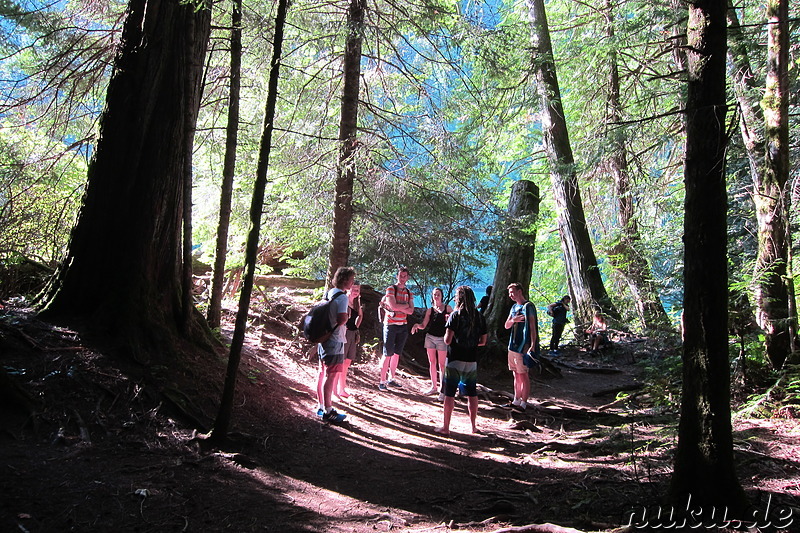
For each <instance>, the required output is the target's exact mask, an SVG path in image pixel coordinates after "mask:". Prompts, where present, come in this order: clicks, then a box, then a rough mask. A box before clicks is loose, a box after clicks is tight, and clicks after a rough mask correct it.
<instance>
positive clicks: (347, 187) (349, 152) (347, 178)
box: [327, 0, 366, 286]
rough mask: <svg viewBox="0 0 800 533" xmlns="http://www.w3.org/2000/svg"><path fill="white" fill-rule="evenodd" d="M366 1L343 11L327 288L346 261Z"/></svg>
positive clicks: (359, 0) (353, 1)
mask: <svg viewBox="0 0 800 533" xmlns="http://www.w3.org/2000/svg"><path fill="white" fill-rule="evenodd" d="M365 9H366V0H351V2H350V9H349V10H348V12H347V28H348V31H347V44H346V46H345V53H344V89H343V90H342V111H341V118H340V122H339V142H340V143H341V145H340V148H339V166H338V173H337V176H336V192H335V199H334V206H333V238H332V240H331V252H330V256H329V258H328V277H327V284H328V286H330V285H331V283H332V280H333V274H334V273H335V272H336V269H337V268H339V267H342V266H346V265H347V261H348V260H349V258H350V225H351V224H352V221H353V181H354V180H355V175H356V160H355V154H356V149H357V148H358V142H357V140H356V133H357V125H358V98H359V79H360V78H361V43H362V40H363V38H364V10H365Z"/></svg>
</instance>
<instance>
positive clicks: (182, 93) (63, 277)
mask: <svg viewBox="0 0 800 533" xmlns="http://www.w3.org/2000/svg"><path fill="white" fill-rule="evenodd" d="M210 23H211V12H210V7H208V6H200V8H199V9H197V6H194V5H190V4H182V3H181V2H179V1H178V0H169V1H164V2H157V3H152V2H145V1H144V0H131V2H130V3H129V5H128V9H127V14H126V18H125V22H124V25H123V31H122V38H121V42H120V45H119V50H118V52H117V55H116V58H115V60H114V72H113V75H112V78H111V81H110V83H109V87H108V92H107V97H106V106H105V109H104V110H103V113H102V116H101V119H100V138H99V141H98V143H97V146H96V149H95V151H94V154H93V156H92V160H91V162H90V164H89V170H88V182H87V186H86V193H85V195H84V198H83V204H82V207H81V212H80V216H79V219H78V222H77V224H76V226H75V228H74V229H73V232H72V235H71V239H70V244H69V250H68V253H67V257H66V259H65V261H64V262H63V266H62V267H61V268H60V269H59V271H58V272H57V274H56V276H55V277H54V278H53V280H52V281H51V283H50V286H49V287H48V291H47V293H46V295H45V309H44V311H43V313H44V314H45V315H46V316H47V315H49V316H51V317H65V318H70V319H74V320H76V321H78V320H82V321H83V322H84V323H85V325H86V327H87V328H88V329H91V330H92V331H94V332H96V333H100V334H106V335H109V334H110V335H113V338H114V339H115V340H116V341H117V344H118V347H119V348H120V349H121V350H123V351H125V352H127V353H128V354H129V355H130V356H132V357H134V358H136V359H148V358H149V355H150V354H154V353H159V354H161V353H165V352H168V351H169V346H170V345H171V342H172V341H173V340H174V339H175V338H176V337H183V338H187V337H192V336H198V337H202V334H201V335H195V333H197V331H196V330H197V328H200V330H202V327H203V324H200V323H199V322H198V320H197V318H198V314H197V313H196V311H195V310H194V308H193V307H191V308H190V309H186V308H185V304H184V302H183V301H182V295H183V294H185V291H187V290H191V287H186V286H185V285H186V280H185V278H184V277H183V276H182V263H183V252H182V245H181V242H182V240H181V232H182V217H183V214H184V202H186V201H187V199H186V197H185V189H184V186H185V180H186V177H187V176H190V175H191V168H190V164H191V154H190V152H189V147H190V146H191V144H192V138H193V136H194V124H195V122H196V119H197V113H198V109H199V102H200V95H201V82H202V73H203V61H204V57H205V53H206V47H207V43H208V38H209V33H210ZM187 314H189V315H190V316H191V317H192V320H191V322H190V325H191V326H192V327H191V328H189V330H186V329H185V327H184V326H185V322H184V318H185V317H186V316H187ZM192 330H195V331H194V333H193V331H192Z"/></svg>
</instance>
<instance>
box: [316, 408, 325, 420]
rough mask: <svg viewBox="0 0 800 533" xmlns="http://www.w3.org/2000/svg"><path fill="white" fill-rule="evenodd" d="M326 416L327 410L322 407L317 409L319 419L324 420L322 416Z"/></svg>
mask: <svg viewBox="0 0 800 533" xmlns="http://www.w3.org/2000/svg"><path fill="white" fill-rule="evenodd" d="M324 414H325V409H323V408H322V407H320V408H319V409H317V416H318V417H320V418H322V415H324Z"/></svg>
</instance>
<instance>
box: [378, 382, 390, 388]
mask: <svg viewBox="0 0 800 533" xmlns="http://www.w3.org/2000/svg"><path fill="white" fill-rule="evenodd" d="M378 390H389V387H387V386H386V383H384V382H380V383H378Z"/></svg>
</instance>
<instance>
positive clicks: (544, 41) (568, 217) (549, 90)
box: [527, 0, 619, 329]
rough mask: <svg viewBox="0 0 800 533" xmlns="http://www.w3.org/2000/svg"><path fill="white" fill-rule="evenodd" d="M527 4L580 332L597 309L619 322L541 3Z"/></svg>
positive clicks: (538, 0) (560, 226) (529, 0)
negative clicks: (600, 262)
mask: <svg viewBox="0 0 800 533" xmlns="http://www.w3.org/2000/svg"><path fill="white" fill-rule="evenodd" d="M527 4H528V12H529V16H530V18H531V21H532V25H533V32H532V33H533V34H532V39H533V48H534V57H533V69H534V72H535V75H536V88H537V90H538V92H539V97H540V100H541V117H542V133H543V134H544V145H545V151H546V152H547V157H548V159H549V160H550V179H551V182H552V184H553V196H554V198H555V201H556V205H557V207H558V211H559V213H558V232H559V235H560V237H561V249H562V251H563V252H564V261H565V267H566V270H567V279H568V280H569V286H570V292H571V295H572V301H573V303H574V307H573V315H574V316H575V322H576V324H577V325H578V328H579V329H581V327H580V326H582V325H588V324H589V323H591V321H592V317H593V316H594V311H595V310H596V308H598V307H599V308H600V309H602V311H603V312H604V313H606V314H608V315H609V316H612V317H614V318H619V313H618V312H617V309H616V308H615V307H614V304H613V303H612V302H611V299H610V298H609V297H608V293H607V292H606V289H605V286H604V285H603V280H602V278H601V276H600V269H599V268H598V266H597V258H596V257H595V254H594V249H593V248H592V241H591V238H590V236H589V230H588V228H587V226H586V216H585V214H584V211H583V202H582V201H581V195H580V190H579V189H578V177H577V174H576V172H575V159H574V157H573V155H572V147H571V146H570V143H569V134H568V132H567V123H566V119H565V118H564V109H563V106H562V105H561V92H560V89H559V86H558V78H557V77H556V65H555V59H554V58H553V47H552V45H551V43H550V30H549V28H548V26H547V15H546V12H545V8H544V0H527Z"/></svg>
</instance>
